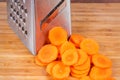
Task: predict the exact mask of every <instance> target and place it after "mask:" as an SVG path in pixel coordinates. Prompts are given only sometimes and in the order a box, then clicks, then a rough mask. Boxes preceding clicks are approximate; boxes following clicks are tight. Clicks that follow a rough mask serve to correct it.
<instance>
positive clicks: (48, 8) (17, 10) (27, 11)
mask: <svg viewBox="0 0 120 80" xmlns="http://www.w3.org/2000/svg"><path fill="white" fill-rule="evenodd" d="M7 10H8V23H9V25H10V27H11V28H12V29H13V31H14V32H15V33H16V34H17V35H18V37H19V38H20V39H21V41H22V42H23V43H24V44H25V46H26V47H27V48H28V49H29V50H30V51H31V52H32V54H33V55H36V53H37V52H38V50H39V49H40V48H41V47H42V46H43V45H44V44H45V41H46V39H47V38H46V36H47V34H48V31H49V30H50V29H51V28H52V27H54V26H62V27H63V28H65V29H66V30H67V31H68V33H69V35H70V33H71V17H70V16H71V15H70V0H7ZM54 14H55V15H54ZM46 23H47V24H48V25H47V26H45V27H44V28H43V25H44V24H46Z"/></svg>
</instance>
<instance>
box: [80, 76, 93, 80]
mask: <svg viewBox="0 0 120 80" xmlns="http://www.w3.org/2000/svg"><path fill="white" fill-rule="evenodd" d="M80 80H91V79H90V77H89V76H83V77H82V78H81V79H80Z"/></svg>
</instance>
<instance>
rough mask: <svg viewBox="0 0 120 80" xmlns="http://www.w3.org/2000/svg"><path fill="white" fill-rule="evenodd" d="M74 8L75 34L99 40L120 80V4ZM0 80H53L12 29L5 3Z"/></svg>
mask: <svg viewBox="0 0 120 80" xmlns="http://www.w3.org/2000/svg"><path fill="white" fill-rule="evenodd" d="M71 5H72V7H71V9H72V11H71V12H72V32H73V33H78V34H81V35H84V36H85V37H88V38H93V39H95V40H96V41H97V42H98V43H99V44H100V53H101V54H104V55H106V56H108V57H109V58H110V59H111V60H112V62H113V76H114V77H115V78H116V79H117V80H120V3H117V4H114V3H109V4H105V3H100V4H99V3H72V4H71ZM0 80H51V78H50V77H49V76H48V74H47V73H46V72H45V68H43V67H39V66H37V65H35V64H34V56H33V55H31V54H30V52H29V51H28V50H27V49H26V47H25V46H24V45H23V44H22V42H21V41H20V40H19V38H18V37H17V36H16V35H15V34H14V32H13V31H12V30H11V29H10V27H9V26H8V23H7V11H6V3H5V2H1V3H0ZM71 80H75V79H74V78H71Z"/></svg>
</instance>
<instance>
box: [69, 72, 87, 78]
mask: <svg viewBox="0 0 120 80" xmlns="http://www.w3.org/2000/svg"><path fill="white" fill-rule="evenodd" d="M70 74H71V76H73V77H75V78H82V77H84V76H87V75H88V73H85V74H82V75H79V74H75V73H72V72H71V73H70Z"/></svg>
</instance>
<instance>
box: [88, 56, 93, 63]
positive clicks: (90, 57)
mask: <svg viewBox="0 0 120 80" xmlns="http://www.w3.org/2000/svg"><path fill="white" fill-rule="evenodd" d="M88 57H89V59H90V63H91V64H92V56H90V55H89V56H88Z"/></svg>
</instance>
